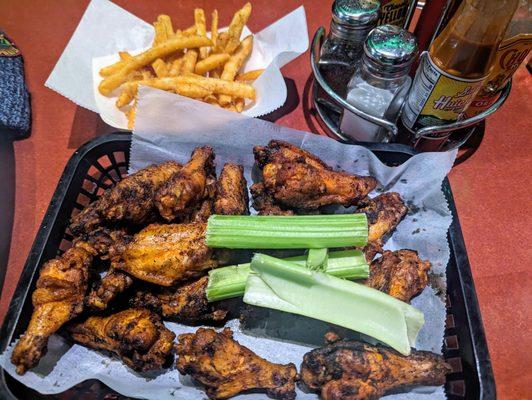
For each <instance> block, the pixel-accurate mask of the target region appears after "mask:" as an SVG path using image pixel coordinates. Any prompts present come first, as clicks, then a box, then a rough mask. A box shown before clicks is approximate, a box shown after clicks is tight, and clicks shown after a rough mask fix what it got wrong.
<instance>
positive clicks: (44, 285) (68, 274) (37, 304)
mask: <svg viewBox="0 0 532 400" xmlns="http://www.w3.org/2000/svg"><path fill="white" fill-rule="evenodd" d="M95 254H96V252H95V251H94V249H93V248H92V247H91V246H89V245H87V244H86V243H85V242H78V243H76V245H75V246H74V247H72V248H70V249H68V250H67V251H66V252H65V253H64V254H63V255H62V256H60V257H57V258H55V259H53V260H50V261H48V262H47V263H46V264H44V266H43V267H42V269H41V271H40V273H39V279H38V280H37V288H36V289H35V291H34V292H33V295H32V302H33V313H32V315H31V320H30V323H29V326H28V328H27V329H26V332H25V333H24V334H23V335H22V337H21V338H20V340H19V341H18V343H17V345H16V346H15V349H14V350H13V354H12V356H11V361H12V362H13V364H15V366H16V369H17V373H18V374H24V373H25V372H26V371H27V370H28V369H31V368H33V367H35V366H36V365H37V364H38V363H39V360H40V359H41V357H42V356H43V355H44V354H46V346H47V344H48V339H49V337H50V336H52V335H53V334H54V333H55V332H57V331H58V330H59V328H61V326H63V325H64V324H65V323H66V322H68V321H69V320H71V319H72V318H74V317H76V316H77V315H78V314H80V313H81V311H82V310H83V298H84V296H85V292H86V291H87V284H88V277H89V267H90V265H91V263H92V260H93V257H94V255H95Z"/></svg>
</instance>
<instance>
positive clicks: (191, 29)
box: [181, 24, 197, 37]
mask: <svg viewBox="0 0 532 400" xmlns="http://www.w3.org/2000/svg"><path fill="white" fill-rule="evenodd" d="M181 33H182V35H183V36H185V37H188V36H196V35H197V28H196V24H194V25H192V26H189V27H188V28H187V29H184V30H183V31H182V32H181Z"/></svg>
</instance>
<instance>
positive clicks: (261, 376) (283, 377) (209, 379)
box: [177, 328, 297, 399]
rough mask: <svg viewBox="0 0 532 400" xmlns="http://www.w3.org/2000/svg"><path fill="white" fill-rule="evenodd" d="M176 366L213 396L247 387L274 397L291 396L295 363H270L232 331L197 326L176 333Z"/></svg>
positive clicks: (288, 397)
mask: <svg viewBox="0 0 532 400" xmlns="http://www.w3.org/2000/svg"><path fill="white" fill-rule="evenodd" d="M178 340H179V342H178V344H177V355H178V357H179V358H178V360H177V369H178V371H179V372H180V373H181V374H184V375H191V376H192V377H193V378H194V379H196V380H198V381H199V382H201V383H202V384H203V385H205V386H206V392H207V395H208V396H209V397H210V398H212V399H227V398H229V397H232V396H235V395H237V394H238V393H240V392H243V391H247V390H251V389H254V390H265V391H266V393H267V394H268V396H270V397H272V398H275V399H294V398H295V396H296V393H295V381H296V380H297V371H296V367H295V365H294V364H287V365H281V364H273V363H271V362H269V361H267V360H265V359H263V358H261V357H259V356H258V355H256V354H255V353H253V352H252V351H251V350H250V349H248V348H247V347H244V346H242V345H241V344H239V343H238V342H237V341H235V340H234V339H233V332H232V331H231V329H229V328H225V329H224V330H223V331H221V332H218V333H217V332H216V331H214V330H213V329H204V328H200V329H198V330H197V331H196V333H186V334H183V335H179V337H178Z"/></svg>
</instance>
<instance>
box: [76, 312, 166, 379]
mask: <svg viewBox="0 0 532 400" xmlns="http://www.w3.org/2000/svg"><path fill="white" fill-rule="evenodd" d="M68 330H69V332H70V334H71V336H72V339H73V340H74V341H76V342H78V343H81V344H83V345H84V346H87V347H90V348H93V349H98V350H107V351H110V352H112V353H114V354H116V355H117V356H118V357H120V359H121V360H122V361H124V363H126V365H128V366H129V367H131V368H132V369H134V370H135V371H150V370H155V369H159V368H161V367H162V366H163V364H164V363H165V362H166V361H167V360H168V357H169V356H170V354H171V351H172V347H173V341H174V338H175V334H174V333H173V332H172V331H170V330H168V329H167V328H165V326H164V325H163V323H162V321H161V317H159V315H157V314H155V313H153V312H151V311H148V310H145V309H128V310H125V311H120V312H118V313H116V314H113V315H110V316H108V317H95V316H93V317H89V318H88V319H87V320H86V321H85V322H82V323H79V324H74V325H72V326H70V327H69V329H68Z"/></svg>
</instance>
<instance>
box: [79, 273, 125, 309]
mask: <svg viewBox="0 0 532 400" xmlns="http://www.w3.org/2000/svg"><path fill="white" fill-rule="evenodd" d="M132 284H133V279H132V278H131V276H129V275H128V274H126V273H125V272H122V271H117V270H115V269H114V268H112V267H111V269H109V271H107V273H106V274H105V276H104V277H103V278H101V279H100V280H99V281H98V282H96V283H95V285H94V287H93V288H92V289H91V291H90V292H89V294H88V296H87V298H86V299H85V304H86V305H87V307H89V308H91V309H93V310H100V311H101V310H105V309H106V308H107V307H108V306H109V303H111V302H112V301H113V300H114V299H115V298H117V297H118V296H119V295H120V294H121V293H123V292H124V291H126V289H128V288H129V287H130V286H131V285H132Z"/></svg>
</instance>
